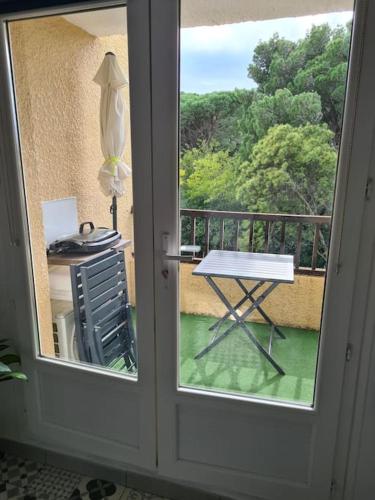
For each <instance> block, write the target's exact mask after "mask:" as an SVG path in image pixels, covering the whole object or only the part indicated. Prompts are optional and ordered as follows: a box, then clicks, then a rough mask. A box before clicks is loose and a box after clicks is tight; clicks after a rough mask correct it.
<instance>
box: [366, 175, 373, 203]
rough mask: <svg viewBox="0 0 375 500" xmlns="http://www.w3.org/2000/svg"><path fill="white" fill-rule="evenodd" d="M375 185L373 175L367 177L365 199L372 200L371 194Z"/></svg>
mask: <svg viewBox="0 0 375 500" xmlns="http://www.w3.org/2000/svg"><path fill="white" fill-rule="evenodd" d="M373 187H374V182H373V179H372V178H371V177H369V178H368V179H367V182H366V189H365V200H366V201H370V200H371V195H372V191H373Z"/></svg>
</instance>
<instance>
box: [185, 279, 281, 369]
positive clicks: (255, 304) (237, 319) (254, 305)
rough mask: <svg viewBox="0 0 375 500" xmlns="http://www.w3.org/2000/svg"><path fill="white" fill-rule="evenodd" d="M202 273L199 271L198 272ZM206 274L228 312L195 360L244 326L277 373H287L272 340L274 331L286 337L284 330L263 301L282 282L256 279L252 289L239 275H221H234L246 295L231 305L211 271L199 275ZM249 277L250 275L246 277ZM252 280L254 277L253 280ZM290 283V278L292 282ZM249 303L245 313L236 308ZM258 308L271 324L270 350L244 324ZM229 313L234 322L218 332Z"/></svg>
mask: <svg viewBox="0 0 375 500" xmlns="http://www.w3.org/2000/svg"><path fill="white" fill-rule="evenodd" d="M193 274H195V273H193ZM197 274H198V275H199V273H197ZM200 275H203V276H204V278H205V280H206V281H207V283H208V284H209V286H210V287H211V288H212V289H213V291H214V292H215V293H216V295H217V296H218V297H219V298H220V300H221V301H222V303H223V304H224V305H225V307H226V308H227V312H226V313H225V314H224V316H223V317H222V318H220V319H219V320H218V321H216V322H215V323H214V324H213V325H212V326H211V327H210V329H209V330H211V331H214V332H215V333H214V336H213V338H212V339H211V342H210V343H209V344H208V346H206V347H205V348H204V349H202V351H200V352H199V353H198V354H197V355H196V356H195V359H200V358H202V357H203V356H205V355H206V354H207V353H208V352H210V351H211V350H212V349H213V348H214V347H216V346H217V345H218V344H220V342H222V341H223V340H224V339H225V338H226V337H227V336H228V335H229V334H230V333H232V332H233V330H235V329H236V328H237V327H240V328H242V330H243V331H244V332H245V334H246V336H247V337H248V339H249V340H250V341H251V342H252V343H253V344H254V345H255V347H256V348H257V349H258V351H260V352H261V354H263V356H264V357H265V358H266V359H267V360H268V362H269V363H270V364H271V365H272V366H273V367H274V368H275V369H276V370H277V372H278V373H279V374H280V375H285V372H284V370H283V369H282V368H281V366H280V365H279V364H278V363H277V362H276V361H275V360H274V359H273V357H272V343H273V338H274V333H276V334H277V335H278V337H279V338H280V339H283V340H284V339H285V338H286V337H285V335H284V334H283V332H282V331H281V330H280V329H279V328H278V327H277V326H276V325H275V324H274V323H273V321H272V320H271V318H270V317H269V316H268V315H267V314H266V313H265V311H264V310H263V309H262V307H261V304H262V303H263V302H264V300H265V299H266V298H267V297H268V296H269V295H270V294H271V293H272V292H273V291H274V290H275V288H276V287H277V286H278V285H279V284H280V281H276V280H271V279H269V280H254V281H257V283H256V284H255V286H253V287H252V288H251V289H248V288H247V287H246V286H245V284H244V283H243V280H244V278H242V279H241V278H239V277H236V276H230V275H226V276H224V275H220V277H221V278H224V277H226V278H231V279H234V280H235V281H236V283H237V284H238V286H239V287H240V289H241V290H242V292H243V294H244V295H243V297H242V299H241V300H240V301H239V302H238V303H237V304H235V305H234V306H232V305H231V303H230V302H229V300H228V299H227V298H226V296H225V294H224V292H223V291H222V290H221V289H220V287H219V285H218V284H217V283H216V282H215V281H214V279H213V276H212V275H210V274H208V273H207V274H203V272H202V274H200ZM246 279H250V278H246ZM252 280H253V279H252ZM289 282H290V281H289ZM264 285H266V288H265V290H264V291H263V292H262V293H261V294H260V295H259V296H258V297H257V298H255V297H254V294H255V292H256V291H258V290H259V289H260V288H261V287H262V286H264ZM246 302H249V303H250V305H249V306H248V307H247V309H246V310H245V311H244V312H243V313H242V314H239V313H238V312H237V309H238V308H239V307H241V306H242V305H243V304H245V303H246ZM255 310H257V311H258V312H259V313H260V315H261V316H262V317H263V319H264V320H265V321H266V322H267V323H268V324H269V325H270V326H271V333H270V337H269V343H268V350H266V349H265V348H264V347H263V346H262V345H261V343H260V342H259V341H258V340H257V338H256V337H255V335H254V333H253V332H252V331H251V328H250V326H249V325H248V324H246V323H245V320H246V318H248V316H250V314H251V313H253V312H254V311H255ZM230 316H233V318H234V323H233V325H231V326H230V327H229V328H227V329H226V330H225V331H224V332H223V333H221V334H220V335H218V334H219V329H220V327H221V326H222V324H223V323H224V321H225V320H227V319H228V318H229V317H230Z"/></svg>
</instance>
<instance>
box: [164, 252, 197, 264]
mask: <svg viewBox="0 0 375 500" xmlns="http://www.w3.org/2000/svg"><path fill="white" fill-rule="evenodd" d="M164 259H165V260H177V261H179V262H192V261H193V259H194V257H193V255H172V254H169V253H166V254H164Z"/></svg>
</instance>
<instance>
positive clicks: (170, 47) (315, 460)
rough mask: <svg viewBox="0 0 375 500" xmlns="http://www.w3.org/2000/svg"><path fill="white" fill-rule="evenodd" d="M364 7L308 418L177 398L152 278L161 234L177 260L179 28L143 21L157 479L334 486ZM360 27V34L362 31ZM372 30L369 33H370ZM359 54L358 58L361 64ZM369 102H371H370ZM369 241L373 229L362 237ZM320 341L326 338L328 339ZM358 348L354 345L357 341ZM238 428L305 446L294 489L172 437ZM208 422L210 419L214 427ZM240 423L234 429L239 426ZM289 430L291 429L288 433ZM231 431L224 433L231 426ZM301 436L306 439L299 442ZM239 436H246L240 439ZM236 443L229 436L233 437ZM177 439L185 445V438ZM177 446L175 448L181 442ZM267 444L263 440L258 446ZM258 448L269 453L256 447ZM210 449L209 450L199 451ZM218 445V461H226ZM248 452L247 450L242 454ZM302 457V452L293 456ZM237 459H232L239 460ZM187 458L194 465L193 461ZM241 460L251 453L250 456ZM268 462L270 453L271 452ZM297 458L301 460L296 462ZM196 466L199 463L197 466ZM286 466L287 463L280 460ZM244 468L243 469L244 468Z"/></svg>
mask: <svg viewBox="0 0 375 500" xmlns="http://www.w3.org/2000/svg"><path fill="white" fill-rule="evenodd" d="M369 3H371V2H367V0H358V1H357V2H356V11H355V18H354V29H353V43H352V50H351V57H350V69H349V78H348V81H349V87H348V93H347V100H346V108H345V116H344V123H343V139H342V147H341V151H340V157H339V173H338V178H337V193H336V200H335V212H334V217H333V226H332V240H331V241H332V242H331V249H330V258H329V263H328V270H327V276H328V279H327V286H326V290H325V304H326V307H325V308H324V314H323V320H322V324H323V326H322V338H321V344H320V355H319V363H318V377H317V387H316V404H315V406H314V408H313V409H309V408H301V407H298V406H296V405H292V404H281V403H274V402H267V401H261V400H257V399H255V398H254V399H251V398H250V399H248V398H237V397H234V396H223V395H218V394H212V393H208V392H207V393H204V391H194V390H188V389H183V390H181V389H180V390H177V335H176V332H177V329H178V321H179V319H178V315H177V311H178V264H177V263H176V262H169V264H167V265H168V271H169V274H168V279H161V278H160V277H161V272H162V270H163V269H164V267H165V265H166V264H165V263H164V262H163V261H162V253H163V247H162V234H164V233H169V234H170V235H171V240H172V246H171V248H169V251H170V252H175V253H177V251H178V238H179V214H178V194H177V192H176V185H177V175H178V172H177V165H178V146H177V145H178V136H177V130H178V92H177V90H178V85H179V82H178V67H179V55H178V38H179V31H178V24H179V6H178V1H177V0H153V2H152V16H151V23H152V24H151V33H152V39H151V40H152V78H153V87H152V92H153V99H152V103H153V162H154V204H155V205H154V207H155V208H154V212H155V239H154V245H155V250H156V257H157V260H156V265H155V273H156V275H155V286H156V332H157V333H156V335H157V366H158V431H159V467H160V471H161V473H163V474H164V475H167V476H170V477H173V478H176V479H185V480H192V481H197V482H199V483H201V484H206V485H211V486H213V485H216V487H218V488H226V489H228V490H232V493H237V494H238V495H240V494H245V493H251V494H253V495H258V496H261V497H265V498H272V499H285V498H288V499H290V500H292V499H296V500H300V498H304V499H306V500H307V499H311V500H318V499H320V498H322V499H323V498H328V496H329V494H330V487H331V481H332V480H333V472H332V468H333V457H334V450H335V435H336V430H337V422H338V417H339V409H340V396H341V390H342V387H343V377H344V370H345V367H346V361H345V359H346V349H347V342H348V339H349V338H350V337H349V334H350V325H351V318H352V316H353V314H355V309H352V305H353V299H354V298H355V297H356V294H357V293H358V290H357V289H356V287H355V285H356V275H357V262H358V257H359V248H360V242H361V228H362V222H363V221H362V216H363V211H364V206H365V203H366V202H365V197H364V193H365V188H366V183H367V178H368V169H369V165H370V162H371V151H372V143H373V138H372V134H373V130H374V128H373V123H374V117H375V109H374V105H373V104H374V103H373V102H371V103H370V102H369V101H368V97H369V92H370V89H373V88H375V72H374V68H373V65H372V67H370V66H371V65H370V63H369V61H370V60H371V59H370V58H369V55H370V54H371V51H372V49H371V44H372V47H374V43H373V41H372V38H373V30H371V28H370V26H371V24H372V25H373V24H374V22H375V9H374V6H373V5H372V6H371V7H369V5H368V4H369ZM365 20H366V23H367V24H366V26H367V30H366V32H365V31H364V27H365ZM371 31H372V33H371ZM365 55H366V57H365ZM372 101H374V100H373V99H372ZM371 231H372V233H374V228H372V229H371ZM328 332H329V334H328ZM356 341H357V342H359V343H360V339H358V338H357V340H356ZM224 414H225V415H229V416H231V421H230V424H233V423H234V424H235V423H236V422H237V420H239V418H237V420H236V416H239V415H241V418H243V419H245V420H246V419H247V420H248V422H249V427H250V426H251V425H252V424H256V425H258V424H259V423H260V422H261V421H262V419H269V421H270V423H271V425H273V426H275V427H278V426H279V425H281V424H282V425H283V426H284V427H282V425H281V428H283V430H284V432H285V434H286V435H287V436H288V438H289V439H290V442H291V444H292V443H293V435H294V431H293V427H294V426H298V425H301V426H302V428H303V431H302V434H301V435H304V437H305V438H307V435H308V436H309V437H308V439H310V444H309V453H310V456H309V461H308V463H307V464H306V471H305V473H306V477H305V479H304V480H303V481H299V480H297V479H295V480H294V479H293V478H292V472H293V470H294V469H293V467H296V465H295V464H294V465H293V464H292V463H291V464H290V467H291V469H290V473H291V474H290V477H289V478H287V479H285V478H282V479H278V478H277V477H271V475H269V476H267V474H261V473H259V471H255V472H254V470H252V469H251V465H249V468H248V470H239V469H237V470H236V469H235V468H233V469H231V468H230V467H227V466H223V464H221V465H219V462H220V461H219V462H218V463H215V461H214V460H211V462H210V460H209V458H207V457H204V456H203V454H204V452H205V450H204V448H203V445H202V443H201V447H200V446H199V445H197V446H196V449H194V447H193V446H191V444H189V443H187V442H186V439H185V440H184V439H181V438H183V437H184V436H181V435H180V434H179V432H180V430H181V429H183V430H185V431H186V430H187V429H190V430H192V436H191V439H193V438H194V435H195V436H197V435H199V436H200V438H201V439H202V435H201V434H199V433H198V431H197V430H198V429H199V425H200V421H203V420H205V419H206V420H205V423H207V422H209V423H211V425H212V428H213V429H214V428H215V425H216V420H220V418H219V417H220V416H221V415H224ZM214 416H215V418H214ZM240 424H241V422H240ZM288 425H290V426H291V428H290V429H289V430H288V428H287V427H288ZM232 429H233V425H232ZM194 430H195V433H194ZM219 431H221V432H222V426H220V425H218V426H217V434H216V435H215V431H213V436H214V437H213V438H212V441H213V442H212V446H214V444H215V443H214V442H215V438H216V441H217V440H220V439H222V440H223V436H220V435H219ZM304 433H306V435H305V434H304ZM243 435H244V436H246V434H245V433H244V434H243ZM237 437H238V436H237ZM185 438H186V436H185ZM180 439H181V443H180ZM266 441H267V439H266ZM265 446H266V447H267V446H268V447H269V446H271V444H270V443H265ZM207 447H208V448H207V449H209V444H207ZM229 448H230V444H226V445H223V449H222V450H221V453H222V454H225V453H228V452H230V449H229ZM249 450H250V448H249ZM206 451H207V450H206ZM300 451H301V450H300ZM241 452H242V453H244V450H242V451H241V450H239V451H238V453H241ZM194 453H195V457H196V458H195V459H194V458H193V457H194ZM249 453H250V451H249ZM275 453H277V450H276V449H275ZM301 456H302V455H301ZM199 457H200V458H199ZM281 459H282V460H288V457H282V458H281ZM245 461H246V460H245Z"/></svg>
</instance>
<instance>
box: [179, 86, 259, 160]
mask: <svg viewBox="0 0 375 500" xmlns="http://www.w3.org/2000/svg"><path fill="white" fill-rule="evenodd" d="M253 95H254V91H252V90H234V91H228V92H211V93H208V94H192V93H181V101H180V133H181V149H182V151H186V150H187V149H191V148H196V147H199V146H200V144H201V143H203V142H204V143H207V144H210V143H215V145H216V147H217V148H219V149H225V150H228V151H230V152H233V151H236V150H237V149H238V147H239V141H240V138H239V128H238V122H239V119H240V117H241V113H242V110H243V109H244V108H245V109H246V108H247V107H248V106H249V105H250V104H251V102H252V99H253Z"/></svg>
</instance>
